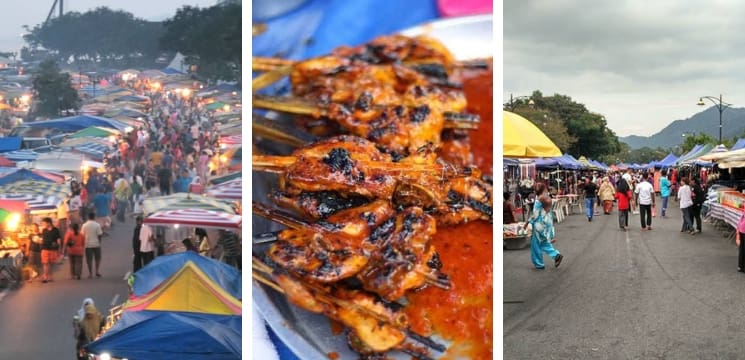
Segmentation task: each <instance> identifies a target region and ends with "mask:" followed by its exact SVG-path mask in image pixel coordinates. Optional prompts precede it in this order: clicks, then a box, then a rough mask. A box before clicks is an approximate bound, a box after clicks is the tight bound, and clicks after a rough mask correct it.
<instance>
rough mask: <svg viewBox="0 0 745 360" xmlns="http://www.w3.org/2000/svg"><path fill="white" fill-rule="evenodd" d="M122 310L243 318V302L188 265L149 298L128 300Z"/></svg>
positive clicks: (150, 294) (141, 297) (194, 265)
mask: <svg viewBox="0 0 745 360" xmlns="http://www.w3.org/2000/svg"><path fill="white" fill-rule="evenodd" d="M123 309H124V310H125V311H142V310H160V311H181V312H195V313H205V314H217V315H241V301H240V300H238V299H236V298H235V297H233V296H232V295H230V294H229V293H228V292H226V291H225V290H224V289H223V288H221V287H220V285H218V284H216V283H215V282H214V281H212V280H210V278H209V277H208V276H207V275H206V274H205V273H204V272H203V271H202V270H201V269H199V267H198V266H197V265H196V264H194V263H193V262H187V263H186V264H185V265H184V266H183V267H182V268H181V269H179V271H177V272H176V273H174V274H173V275H171V277H169V278H168V279H166V280H165V281H163V282H162V283H161V284H160V285H158V287H156V288H155V289H153V290H152V291H150V292H149V293H147V294H146V295H143V296H139V297H134V298H131V299H129V300H127V302H126V303H125V304H124V306H123Z"/></svg>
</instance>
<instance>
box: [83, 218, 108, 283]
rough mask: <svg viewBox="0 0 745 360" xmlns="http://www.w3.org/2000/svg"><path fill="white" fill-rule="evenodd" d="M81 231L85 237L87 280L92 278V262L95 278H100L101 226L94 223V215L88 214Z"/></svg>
mask: <svg viewBox="0 0 745 360" xmlns="http://www.w3.org/2000/svg"><path fill="white" fill-rule="evenodd" d="M81 231H82V232H83V236H85V263H86V265H87V266H88V278H92V277H93V261H95V262H96V277H101V272H100V271H99V269H100V267H101V236H102V235H103V230H101V224H99V223H98V222H97V221H96V214H95V213H89V214H88V221H86V222H85V224H83V226H82V228H81Z"/></svg>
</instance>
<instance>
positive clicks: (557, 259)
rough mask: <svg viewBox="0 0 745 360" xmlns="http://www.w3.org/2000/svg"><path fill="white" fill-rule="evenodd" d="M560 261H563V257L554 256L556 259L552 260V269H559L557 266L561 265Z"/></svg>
mask: <svg viewBox="0 0 745 360" xmlns="http://www.w3.org/2000/svg"><path fill="white" fill-rule="evenodd" d="M561 260H564V255H561V254H559V255H556V258H554V267H559V265H561Z"/></svg>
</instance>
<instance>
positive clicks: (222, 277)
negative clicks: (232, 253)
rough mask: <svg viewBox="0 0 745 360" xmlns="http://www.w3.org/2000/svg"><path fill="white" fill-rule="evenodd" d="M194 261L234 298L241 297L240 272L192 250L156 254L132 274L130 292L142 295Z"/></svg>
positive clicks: (136, 295)
mask: <svg viewBox="0 0 745 360" xmlns="http://www.w3.org/2000/svg"><path fill="white" fill-rule="evenodd" d="M189 262H191V263H194V264H195V265H196V266H197V267H199V269H200V270H201V271H202V272H204V274H205V275H206V276H207V277H209V279H210V280H211V281H214V282H215V283H216V284H218V285H219V286H220V288H222V289H224V290H225V291H227V293H228V294H230V295H231V296H233V297H234V298H236V299H239V300H240V299H242V294H241V292H242V286H243V285H242V283H241V272H240V271H239V270H238V269H236V268H234V267H232V266H230V265H228V264H226V263H223V262H220V261H217V260H214V259H211V258H208V257H206V256H202V255H199V254H197V253H195V252H193V251H186V252H180V253H176V254H170V255H164V256H158V257H156V258H155V260H153V261H152V262H151V263H150V264H148V265H147V266H145V267H144V268H142V269H140V270H139V271H137V272H136V273H134V274H132V279H131V281H132V293H133V295H134V296H135V297H138V296H143V295H145V294H147V293H149V292H151V291H152V290H153V289H155V288H156V287H158V285H160V284H161V283H163V281H165V280H167V279H168V278H169V277H171V275H173V274H175V273H176V272H178V271H179V270H181V268H183V267H184V265H186V264H187V263H189Z"/></svg>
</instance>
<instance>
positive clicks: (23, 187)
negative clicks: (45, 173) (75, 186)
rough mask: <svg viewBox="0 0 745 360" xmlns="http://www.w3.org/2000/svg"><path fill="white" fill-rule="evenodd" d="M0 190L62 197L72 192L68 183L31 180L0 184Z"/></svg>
mask: <svg viewBox="0 0 745 360" xmlns="http://www.w3.org/2000/svg"><path fill="white" fill-rule="evenodd" d="M0 192H4V193H18V194H35V195H43V196H55V197H57V198H60V199H64V198H66V197H67V196H70V193H71V191H70V186H69V185H67V184H55V183H50V182H40V181H31V180H24V181H19V182H15V183H12V184H8V185H5V186H0Z"/></svg>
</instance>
